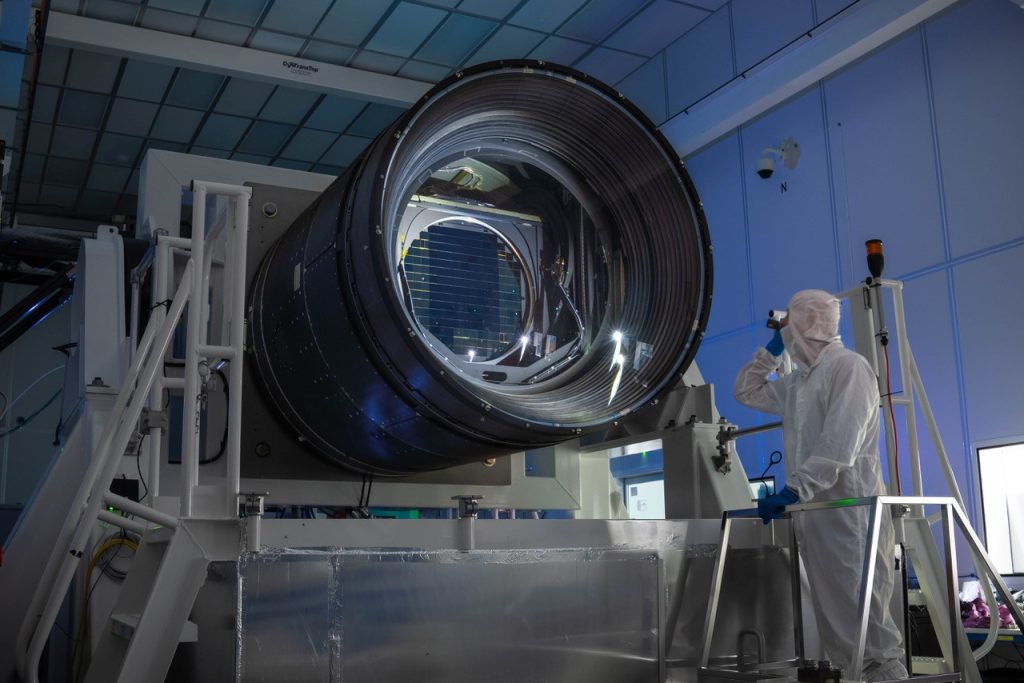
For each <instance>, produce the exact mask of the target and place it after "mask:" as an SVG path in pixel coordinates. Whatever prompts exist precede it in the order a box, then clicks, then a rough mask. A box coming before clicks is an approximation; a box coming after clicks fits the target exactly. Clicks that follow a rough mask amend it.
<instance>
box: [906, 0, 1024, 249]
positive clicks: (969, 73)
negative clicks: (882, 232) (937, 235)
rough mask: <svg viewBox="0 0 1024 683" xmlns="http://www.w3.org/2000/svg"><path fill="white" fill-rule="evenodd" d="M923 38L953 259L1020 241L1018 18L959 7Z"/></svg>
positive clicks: (1023, 168)
mask: <svg viewBox="0 0 1024 683" xmlns="http://www.w3.org/2000/svg"><path fill="white" fill-rule="evenodd" d="M926 36H927V40H928V54H929V57H930V61H931V71H932V79H933V81H934V97H935V109H936V117H935V118H936V123H937V126H938V138H939V148H940V151H941V155H942V157H941V159H942V161H941V163H942V175H943V180H944V185H945V191H946V206H947V210H948V215H949V229H950V247H951V251H952V254H953V256H954V257H956V256H960V255H962V254H965V253H969V252H972V251H974V250H976V249H979V248H981V247H987V246H990V245H993V244H998V243H1000V242H1004V241H1006V240H1009V239H1013V238H1017V237H1020V236H1021V235H1022V234H1024V192H1022V191H1021V187H1022V180H1024V135H1022V134H1021V128H1020V126H1021V112H1024V87H1022V83H1024V11H1021V10H1020V8H1018V7H1015V6H1014V5H1013V4H1011V3H1009V2H990V1H989V0H974V1H973V2H966V3H960V4H959V5H957V6H956V7H954V8H953V9H952V10H951V11H950V12H948V13H946V14H944V15H942V16H941V17H939V18H938V19H936V20H935V21H934V22H931V23H929V24H928V26H927V30H926Z"/></svg>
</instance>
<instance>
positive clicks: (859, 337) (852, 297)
mask: <svg viewBox="0 0 1024 683" xmlns="http://www.w3.org/2000/svg"><path fill="white" fill-rule="evenodd" d="M885 292H889V293H890V294H891V297H892V310H891V311H888V314H889V315H891V323H892V326H893V329H892V330H890V329H888V325H887V320H886V313H887V311H886V302H885V295H884V293H885ZM836 296H837V297H838V298H840V299H847V300H848V301H849V302H850V306H851V309H852V313H853V322H854V328H855V330H854V331H855V338H856V347H857V351H858V352H859V353H860V354H861V355H863V356H864V357H866V358H867V359H868V362H869V363H870V364H871V366H872V368H873V369H874V371H875V374H876V376H877V377H878V383H879V395H880V396H881V397H882V398H881V403H880V408H881V410H882V423H883V424H884V426H885V443H886V462H887V465H888V472H889V494H890V495H896V494H897V491H896V485H895V481H896V470H897V467H898V466H899V463H898V462H897V448H896V437H895V433H894V430H895V425H894V424H893V421H892V420H891V419H890V417H889V414H888V401H889V400H890V399H891V400H892V403H893V406H894V407H895V406H900V407H901V408H902V409H903V410H902V421H903V424H904V425H905V426H906V433H907V443H906V444H905V446H904V447H903V448H901V449H900V451H901V452H902V453H904V454H905V457H906V458H907V459H908V460H909V463H910V474H911V482H910V483H911V487H912V490H911V492H910V494H909V495H911V496H914V497H919V498H920V497H923V496H925V495H926V494H925V493H924V490H923V489H924V486H923V481H922V475H921V453H920V448H919V445H918V432H917V409H920V411H921V415H922V417H923V418H924V421H925V424H926V426H927V428H928V433H929V435H930V437H931V439H932V444H933V446H934V449H935V460H936V462H937V463H938V465H939V469H940V470H941V472H942V474H943V477H944V479H945V482H946V488H947V491H946V492H945V493H946V494H948V495H949V496H950V497H951V498H952V499H953V501H955V503H956V509H957V510H958V515H959V518H960V519H961V520H962V522H963V525H964V526H966V528H968V529H970V523H969V521H968V518H967V516H966V513H965V511H966V506H965V505H964V499H963V495H962V494H961V492H960V486H959V485H958V484H957V481H956V476H955V475H954V473H953V468H952V466H951V465H950V460H949V454H948V453H947V452H946V448H945V446H944V445H943V443H942V437H941V435H940V434H939V427H938V423H937V422H936V420H935V414H934V413H933V412H932V407H931V403H930V402H929V400H928V395H927V394H926V393H925V390H924V382H923V381H922V380H921V373H920V371H919V370H918V367H917V361H916V359H915V358H914V353H913V351H912V350H911V348H910V340H909V338H908V335H907V321H906V315H905V308H904V304H903V282H902V281H900V280H889V279H885V278H871V279H869V280H868V281H866V282H863V283H860V284H858V285H857V286H856V287H853V288H851V289H848V290H846V291H843V292H840V293H838V294H837V295H836ZM883 338H887V341H888V348H889V351H890V356H889V363H890V366H895V365H897V364H898V366H899V376H898V379H899V383H900V386H901V387H902V389H903V395H902V396H886V394H887V393H888V392H889V391H890V387H888V386H886V383H885V377H886V368H885V365H884V363H885V359H884V357H883V354H884V353H885V351H884V349H883V343H882V340H883ZM893 351H894V352H895V354H893V353H892V352H893ZM893 379H894V380H895V379H896V378H893ZM894 415H897V417H895V419H900V418H899V417H898V415H900V414H899V413H896V412H895V411H894ZM940 520H941V515H940V514H939V513H936V514H934V515H932V516H930V517H926V516H925V515H924V508H923V506H922V505H916V506H914V507H913V508H912V509H911V510H910V512H909V514H907V515H906V516H904V517H903V518H902V519H900V520H898V522H899V523H897V524H896V532H897V540H898V541H899V542H903V543H905V545H906V548H907V551H908V553H909V555H910V557H911V560H912V562H913V566H914V567H915V570H916V571H917V573H918V575H919V578H920V579H921V580H922V588H924V589H925V590H924V591H923V594H924V598H925V604H926V605H927V607H928V612H929V614H930V615H931V617H932V619H933V623H934V625H935V627H936V628H935V630H936V635H937V636H938V641H939V645H940V647H941V648H942V652H943V657H944V659H945V661H946V662H947V663H948V662H952V661H953V660H954V659H955V658H956V655H957V653H956V649H957V644H956V643H955V642H954V641H953V640H951V639H950V637H949V636H950V633H952V631H951V630H950V625H949V623H948V621H947V619H948V616H947V615H948V611H947V610H946V609H945V606H944V605H943V604H942V603H941V601H939V600H938V595H940V593H941V591H939V590H937V588H938V586H937V585H934V584H935V583H936V577H939V576H941V575H942V572H943V567H941V566H939V565H937V564H936V561H937V558H938V557H939V554H938V549H937V548H936V546H935V541H934V537H933V535H932V534H931V533H930V528H931V526H932V525H934V524H935V523H937V522H939V521H940ZM971 534H972V535H973V534H974V531H973V529H971ZM965 535H966V532H965ZM974 539H975V540H977V537H976V536H974ZM968 546H969V548H970V552H971V557H972V560H973V562H974V566H975V568H976V569H977V570H978V574H979V578H980V579H981V586H982V591H983V593H984V596H985V600H986V601H987V602H988V604H989V605H993V606H994V605H995V604H996V600H995V595H994V593H993V590H992V584H996V585H1000V584H1001V583H1002V578H1001V576H1000V575H999V574H998V572H996V570H995V568H994V566H993V565H992V564H991V562H990V561H989V560H988V557H987V556H986V555H985V554H984V549H983V547H982V545H981V543H980V541H978V542H977V543H975V542H970V543H969V544H968ZM924 583H928V584H930V585H928V586H925V585H923V584H924ZM1011 602H1012V599H1011ZM957 621H958V622H959V615H957ZM998 629H999V623H998V620H992V621H991V623H990V626H989V629H988V633H987V635H986V639H985V642H984V643H982V645H981V646H980V647H978V648H976V649H975V650H974V652H973V660H974V661H973V662H963V663H962V668H963V671H964V676H965V680H967V681H969V682H974V681H980V675H979V674H978V671H977V666H976V665H975V664H974V662H977V661H978V660H980V659H981V658H982V657H984V656H985V655H987V654H988V653H989V652H990V651H991V650H992V648H993V646H994V645H995V643H996V641H997V638H998ZM959 630H960V631H961V633H962V629H959ZM964 642H966V641H964Z"/></svg>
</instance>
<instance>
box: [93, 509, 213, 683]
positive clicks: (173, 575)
mask: <svg viewBox="0 0 1024 683" xmlns="http://www.w3.org/2000/svg"><path fill="white" fill-rule="evenodd" d="M208 565H209V560H208V559H207V558H206V556H205V553H204V552H203V549H202V547H201V546H200V545H199V544H198V543H197V542H196V541H195V539H193V538H192V536H191V534H190V533H189V532H188V530H187V529H186V528H184V527H182V528H179V529H177V530H171V529H159V530H156V531H154V532H150V533H148V534H147V535H146V537H145V538H144V539H143V543H142V545H140V546H139V549H138V551H136V554H135V558H134V560H133V561H132V566H131V569H130V571H129V572H128V576H127V577H126V578H125V581H124V584H123V585H122V587H121V592H120V595H119V596H118V600H117V603H116V604H115V606H114V608H113V610H112V612H111V615H110V624H109V626H108V628H106V629H105V630H104V631H103V635H102V636H101V638H100V642H99V645H98V647H97V648H96V652H95V653H94V654H93V657H92V665H91V666H90V667H89V669H88V674H87V675H86V677H85V681H86V683H108V682H109V681H147V682H148V681H153V682H155V683H159V682H160V681H163V680H164V678H165V677H166V675H167V670H168V668H169V667H170V665H171V660H172V659H173V657H174V653H175V650H176V649H177V647H178V643H180V642H194V641H195V640H196V638H197V633H196V626H195V624H193V623H191V622H189V621H188V616H189V613H190V612H191V611H192V606H193V604H194V603H195V599H196V596H197V595H198V594H199V589H200V588H202V586H203V583H204V582H205V581H206V570H207V567H208Z"/></svg>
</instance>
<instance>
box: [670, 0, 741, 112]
mask: <svg viewBox="0 0 1024 683" xmlns="http://www.w3.org/2000/svg"><path fill="white" fill-rule="evenodd" d="M665 60H666V68H667V69H668V113H669V116H673V115H675V114H678V113H679V112H680V111H682V110H683V109H684V108H685V107H688V106H690V105H691V104H693V103H694V102H696V101H697V100H699V99H700V98H702V97H704V96H705V95H707V94H708V93H710V92H711V91H712V90H714V89H715V88H717V87H719V86H720V85H722V84H723V83H725V82H726V81H728V80H729V79H730V78H732V76H733V64H732V43H731V40H730V36H729V8H728V7H725V8H723V9H720V10H718V11H717V12H715V13H714V14H713V15H711V16H710V17H708V18H707V19H705V20H704V21H702V22H701V23H700V24H698V25H697V26H696V27H694V28H693V29H692V30H691V31H689V32H688V33H686V34H685V35H683V37H682V38H680V39H679V40H677V41H676V42H675V43H673V44H672V45H670V46H669V47H668V49H667V50H666V51H665Z"/></svg>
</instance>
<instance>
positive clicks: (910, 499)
mask: <svg viewBox="0 0 1024 683" xmlns="http://www.w3.org/2000/svg"><path fill="white" fill-rule="evenodd" d="M925 506H935V507H938V508H939V509H938V513H937V515H938V517H939V519H940V520H941V521H942V528H941V532H942V539H943V545H944V550H945V553H944V555H945V558H944V560H945V572H944V574H945V577H944V585H943V586H942V587H941V589H942V592H943V593H944V595H943V601H944V602H945V605H944V607H945V609H946V610H947V616H948V620H949V621H948V625H949V629H950V631H949V634H948V635H949V639H950V643H951V646H950V650H951V658H950V667H951V669H952V670H951V671H950V672H949V673H947V674H940V675H935V676H927V677H923V678H915V679H914V680H917V681H922V682H925V681H928V682H935V683H939V682H940V681H942V682H947V681H948V682H952V681H960V680H962V678H961V673H962V671H963V663H962V657H963V656H969V652H961V645H960V644H961V643H964V642H966V639H965V637H964V631H963V623H962V622H961V620H960V600H959V587H958V586H957V561H956V541H955V538H954V533H953V532H954V529H957V528H959V530H960V532H961V533H962V534H963V536H964V538H965V540H966V541H967V545H968V547H969V548H970V549H971V552H972V554H973V555H974V557H976V558H977V560H976V561H977V562H979V564H978V569H979V570H980V571H981V572H987V573H988V575H989V576H990V577H991V579H992V582H993V583H994V584H995V586H996V588H997V590H998V591H999V593H1000V595H1001V597H1002V598H1003V600H1004V602H1005V604H1006V605H1007V607H1008V608H1009V609H1010V613H1011V615H1012V617H1013V620H1014V621H1015V622H1016V623H1017V626H1018V628H1020V629H1021V630H1022V631H1024V613H1022V611H1021V609H1020V607H1019V606H1018V605H1017V603H1016V602H1015V601H1014V600H1013V595H1012V593H1011V592H1010V590H1009V588H1008V587H1007V585H1006V583H1005V582H1004V581H1003V579H1002V577H1001V576H1000V575H999V573H998V572H997V571H996V570H995V567H994V565H993V564H992V560H991V559H990V558H989V556H988V554H987V553H986V552H985V548H984V547H983V546H982V544H981V541H980V540H979V539H978V536H977V534H975V533H974V529H973V528H971V524H970V522H969V521H968V519H967V517H966V515H964V512H963V509H962V508H961V507H960V505H959V503H958V502H957V501H956V500H954V499H953V498H945V497H944V498H940V497H925V496H871V497H867V498H854V499H846V500H837V501H826V502H822V503H808V504H803V505H791V506H788V507H787V508H786V515H787V516H790V517H791V516H792V515H794V514H815V513H818V512H820V511H822V510H835V509H839V508H852V507H867V508H868V509H869V515H868V537H867V538H866V539H865V548H864V558H863V566H862V572H861V580H860V586H859V593H858V607H857V613H856V614H851V615H845V616H847V617H848V618H850V619H854V620H855V622H854V623H856V624H857V637H856V640H855V641H854V649H853V652H851V653H850V659H849V665H848V667H847V669H846V670H845V671H844V672H843V673H844V677H843V680H850V681H860V680H862V676H863V668H864V649H865V644H866V642H867V629H868V620H869V617H870V607H871V594H872V587H873V586H874V579H875V573H876V572H877V571H885V568H879V567H878V566H877V558H878V549H879V548H878V546H879V542H880V539H881V525H882V520H883V514H885V513H886V512H887V511H889V510H894V511H895V512H896V514H894V517H897V518H898V515H899V514H902V513H903V512H909V511H910V510H912V509H915V508H917V509H923V508H924V507H925ZM750 517H755V518H756V517H757V510H756V509H751V510H733V511H729V512H726V513H725V514H724V515H723V520H722V535H721V540H720V542H719V545H718V551H717V553H716V556H715V567H714V570H713V572H712V578H711V601H710V603H709V606H708V611H707V614H706V616H705V622H704V640H703V643H702V644H701V650H700V660H699V662H698V666H699V669H700V671H701V673H702V674H705V673H709V674H713V673H714V672H716V671H718V672H722V671H735V669H734V668H732V667H722V666H710V664H711V646H712V643H713V641H714V636H715V622H716V620H717V617H718V605H719V597H720V595H721V590H722V579H723V577H724V575H725V562H726V557H727V554H728V550H729V538H730V534H731V532H732V525H733V523H734V522H735V520H737V519H742V518H750ZM790 562H791V565H792V571H793V572H794V573H796V572H798V571H799V570H798V566H799V561H798V559H797V557H796V554H795V553H794V554H792V555H791V557H790ZM793 586H794V588H793V590H794V595H793V600H794V615H793V616H794V619H795V620H799V582H798V581H795V580H794V582H793ZM992 604H994V602H993V603H992ZM996 621H998V620H996ZM797 623H798V624H799V623H800V622H799V621H797ZM794 646H795V653H796V658H795V659H793V660H787V661H785V662H768V663H765V662H762V663H761V664H768V665H785V666H789V667H791V668H792V667H793V666H803V665H805V663H806V662H805V661H804V659H803V643H802V633H800V632H798V633H797V634H796V639H795V643H794ZM740 664H742V662H740V663H738V665H740ZM752 668H754V669H758V668H759V667H752ZM784 677H785V676H784V672H781V671H779V672H776V673H775V674H772V675H764V676H762V675H760V674H757V675H754V674H751V676H750V678H749V680H755V679H756V680H764V679H770V678H784ZM737 680H745V679H742V678H737Z"/></svg>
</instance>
